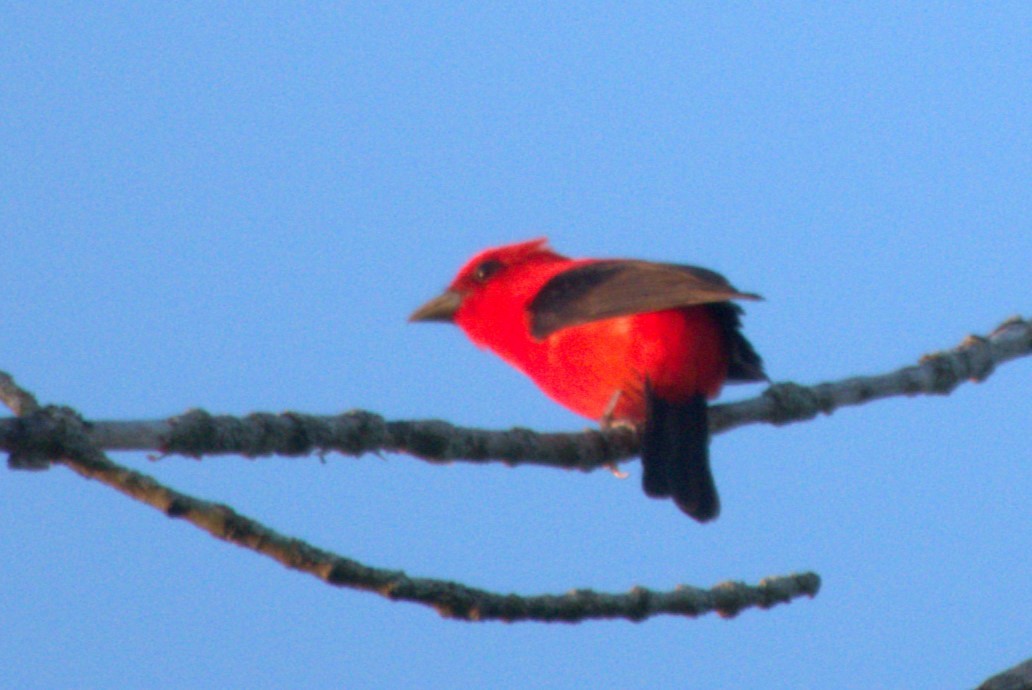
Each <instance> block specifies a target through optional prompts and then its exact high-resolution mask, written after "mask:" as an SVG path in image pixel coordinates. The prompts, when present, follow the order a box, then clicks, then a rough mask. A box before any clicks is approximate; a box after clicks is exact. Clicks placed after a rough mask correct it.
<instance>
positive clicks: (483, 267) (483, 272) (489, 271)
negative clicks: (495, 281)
mask: <svg viewBox="0 0 1032 690" xmlns="http://www.w3.org/2000/svg"><path fill="white" fill-rule="evenodd" d="M502 267H503V265H502V262H501V261H498V260H497V259H488V260H487V261H485V262H483V263H482V264H480V265H478V266H477V267H476V268H475V269H473V279H474V280H476V281H477V282H478V283H482V282H484V281H485V280H487V279H488V278H490V277H491V276H493V275H494V274H495V273H498V271H500V270H502Z"/></svg>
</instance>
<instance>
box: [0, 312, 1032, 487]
mask: <svg viewBox="0 0 1032 690" xmlns="http://www.w3.org/2000/svg"><path fill="white" fill-rule="evenodd" d="M1030 353H1032V322H1030V321H1028V320H1023V319H1020V318H1016V317H1015V318H1012V319H1010V320H1008V321H1006V322H1004V323H1003V324H1001V325H1000V326H999V327H998V328H997V329H996V330H995V331H993V332H992V333H991V334H990V335H988V336H985V337H980V336H969V337H968V338H966V339H965V340H964V341H963V342H962V343H961V344H960V345H958V346H957V347H955V348H953V349H951V350H946V351H943V352H937V353H935V354H931V355H927V356H925V357H923V358H921V360H920V362H919V363H917V364H915V365H913V366H908V367H904V368H902V369H899V370H897V371H893V372H890V373H887V374H882V375H877V376H862V377H854V378H849V379H844V380H842V381H836V382H831V383H821V384H817V385H815V386H801V385H797V384H794V383H778V384H774V385H772V386H770V388H768V389H767V390H766V391H764V393H763V394H761V395H760V396H759V397H756V398H753V399H750V400H744V401H742V402H737V403H732V404H727V405H715V406H713V407H711V408H710V427H711V429H712V431H713V433H715V434H716V433H720V432H722V431H727V430H728V429H732V428H735V427H739V426H743V425H745V424H755V423H761V422H762V423H768V424H778V425H780V424H789V423H793V422H799V421H805V420H808V419H812V418H814V417H816V416H817V415H818V414H821V413H824V414H830V413H831V412H833V411H834V410H836V409H838V408H841V407H847V406H850V405H860V404H862V403H865V402H870V401H872V400H877V399H880V398H887V397H891V396H899V395H907V396H913V395H946V394H948V393H949V392H950V391H952V390H953V389H954V388H955V387H956V386H958V385H959V384H961V383H963V382H965V381H982V380H984V379H985V378H987V377H988V376H989V375H990V374H991V373H992V372H993V370H994V369H995V368H996V367H997V366H998V365H1000V364H1003V363H1005V362H1007V361H1010V360H1013V359H1017V358H1019V357H1024V356H1027V355H1029V354H1030ZM18 425H19V422H18V421H17V420H12V419H4V420H0V449H3V450H8V451H10V450H11V448H12V442H13V440H14V439H16V438H17V433H18ZM88 428H89V435H90V438H91V439H92V440H93V441H94V443H96V444H97V446H98V447H100V448H102V449H105V450H150V451H155V452H157V453H160V454H162V455H172V454H179V455H187V456H193V457H201V456H205V455H220V454H222V455H225V454H234V455H243V456H246V457H258V456H264V455H286V456H299V455H307V454H310V453H323V454H324V453H328V452H333V451H336V452H339V453H343V454H345V455H354V456H357V455H362V454H364V453H377V452H389V453H406V454H409V455H413V456H415V457H419V458H422V459H424V460H427V461H430V462H452V461H466V462H496V461H500V462H504V463H507V464H510V465H519V464H533V465H544V466H549V467H558V468H564V469H580V470H590V469H595V468H598V467H604V466H611V465H613V464H614V463H617V462H621V461H624V460H626V459H628V458H631V457H634V456H635V455H636V454H637V451H638V440H637V437H636V435H635V433H634V431H633V430H631V429H627V428H615V429H610V430H607V431H601V430H598V431H595V430H590V431H585V432H582V433H536V432H533V431H530V430H529V429H510V430H508V431H485V430H481V429H466V428H462V427H457V426H454V425H452V424H449V423H447V422H443V421H439V420H425V421H387V420H385V419H384V418H383V417H381V416H380V415H377V414H374V413H372V412H365V411H361V410H354V411H350V412H345V413H344V414H340V415H337V416H332V417H326V416H315V415H306V414H300V413H293V412H287V413H283V414H267V413H257V414H252V415H248V416H246V417H243V418H240V417H231V416H221V415H218V416H217V415H212V414H209V413H208V412H205V411H203V410H193V411H190V412H187V413H186V414H183V415H180V416H178V417H174V418H172V419H168V420H153V421H135V422H132V421H130V422H117V421H109V422H92V423H90V424H89V425H88ZM22 466H24V467H33V468H38V467H40V466H41V465H40V463H39V462H37V463H36V464H30V463H26V464H24V465H22ZM42 466H45V463H43V464H42Z"/></svg>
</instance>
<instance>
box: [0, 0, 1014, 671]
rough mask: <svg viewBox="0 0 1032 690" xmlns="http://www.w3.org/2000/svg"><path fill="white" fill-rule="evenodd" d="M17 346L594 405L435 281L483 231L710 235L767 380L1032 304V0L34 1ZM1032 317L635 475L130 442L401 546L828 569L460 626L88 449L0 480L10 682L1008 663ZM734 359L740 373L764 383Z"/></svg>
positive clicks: (541, 575) (559, 412)
mask: <svg viewBox="0 0 1032 690" xmlns="http://www.w3.org/2000/svg"><path fill="white" fill-rule="evenodd" d="M0 25H2V26H3V27H4V34H5V40H4V41H3V42H2V43H0V150H2V151H3V155H2V156H0V189H2V190H3V193H2V194H0V228H2V230H0V233H2V242H3V251H0V271H2V274H3V275H4V277H5V281H4V289H3V290H2V291H0V313H2V314H4V324H3V328H2V329H0V353H2V361H0V369H3V370H7V371H9V372H10V373H12V374H13V375H14V376H15V377H16V378H17V380H18V381H19V382H21V383H22V384H24V385H25V386H26V387H28V388H29V389H30V390H32V391H34V392H35V393H36V394H37V395H38V396H39V397H40V398H41V399H42V400H44V401H47V402H57V403H64V404H69V405H72V406H74V407H76V408H77V409H79V410H80V411H81V412H82V413H83V414H85V415H86V416H87V417H89V418H95V419H149V418H160V417H166V416H169V415H173V414H176V413H179V412H182V411H184V410H186V409H189V408H191V407H204V408H206V409H208V410H210V411H213V412H221V413H231V414H242V413H247V412H251V411H255V410H262V411H274V412H275V411H282V410H299V411H304V412H311V413H317V414H333V413H336V412H340V411H343V410H347V409H351V408H363V409H368V410H371V411H374V412H377V413H380V414H383V415H385V416H386V417H388V418H391V419H422V418H443V419H448V420H450V421H453V422H455V423H458V424H464V425H469V426H477V427H484V428H507V427H510V426H526V427H531V428H535V429H539V430H547V431H554V430H564V431H575V430H579V429H583V428H585V427H586V426H587V425H588V422H587V421H586V420H583V419H580V418H578V417H576V416H574V415H573V414H571V413H569V412H567V411H565V410H563V409H560V408H559V407H557V406H556V405H554V404H553V403H551V402H550V401H549V400H547V399H546V398H545V397H544V396H543V395H541V394H540V393H539V392H538V391H537V390H536V389H535V388H534V387H533V385H532V384H530V383H529V382H528V381H526V380H524V379H523V378H522V377H521V376H520V375H519V374H518V373H516V372H514V371H512V370H510V369H509V368H507V367H505V366H504V365H502V364H501V363H500V362H498V361H497V360H495V359H494V358H493V357H491V356H489V355H488V354H485V353H483V352H480V351H478V350H477V349H476V348H474V347H473V346H472V345H470V344H469V343H468V342H466V341H465V339H464V338H462V336H461V334H460V333H459V332H458V331H457V330H455V329H450V328H446V327H443V326H413V325H409V324H406V323H405V317H406V316H407V315H408V313H409V312H410V311H411V310H412V309H413V308H414V307H416V306H417V305H419V304H420V303H421V302H422V301H423V300H425V299H427V298H429V297H431V296H433V295H434V294H436V293H437V291H438V290H439V289H440V288H441V287H443V286H444V285H445V284H446V283H447V282H448V281H449V280H450V278H451V276H452V275H453V273H454V272H455V270H456V269H457V268H458V267H459V266H460V265H461V264H462V263H463V262H464V261H465V260H466V259H467V258H468V257H469V256H470V255H471V254H473V253H474V252H476V251H478V250H480V249H482V248H485V247H488V246H492V245H497V244H503V243H506V242H510V241H516V240H522V239H528V238H531V237H537V236H542V235H547V236H549V237H550V238H551V240H552V243H553V245H554V246H555V247H556V248H557V249H558V250H560V251H562V252H564V253H568V254H571V255H574V256H614V257H621V256H622V257H640V258H648V259H655V260H663V261H672V262H681V263H693V264H698V265H702V266H707V267H710V268H713V269H716V270H719V271H721V272H722V273H724V274H725V275H727V276H728V277H729V278H730V279H731V280H732V281H733V282H734V283H735V284H736V285H737V286H738V287H740V288H742V289H744V290H748V291H755V292H759V293H762V294H763V295H764V296H765V297H766V301H765V302H762V303H758V304H750V305H748V313H747V315H746V318H745V330H746V333H747V335H748V336H749V338H750V339H751V340H752V342H753V343H754V344H755V346H756V347H757V349H758V350H759V351H760V352H761V353H762V355H763V356H764V358H765V360H766V363H767V369H768V371H769V373H770V374H771V376H772V377H773V378H774V379H775V380H789V381H795V382H798V383H803V384H806V383H817V382H820V381H826V380H835V379H840V378H845V377H849V376H853V375H859V374H873V373H881V372H885V371H889V370H892V369H895V368H897V367H899V366H903V365H906V364H910V363H912V362H914V361H916V359H917V358H918V357H920V356H921V355H922V354H924V353H926V352H930V351H934V350H937V349H942V348H946V347H950V346H953V345H955V344H956V343H958V342H959V341H960V340H961V339H962V338H963V337H964V336H965V335H966V334H968V333H986V332H988V331H990V330H991V329H992V328H993V327H995V326H996V325H997V324H998V323H999V322H1000V321H1002V320H1003V319H1004V318H1006V317H1008V316H1010V315H1013V314H1023V315H1025V316H1028V315H1029V313H1030V311H1032V299H1030V298H1032V291H1030V281H1029V266H1030V265H1032V222H1030V220H1029V219H1030V218H1032V193H1030V185H1029V181H1030V180H1032V154H1030V151H1032V90H1030V88H1029V85H1030V84H1032V57H1030V56H1032V29H1030V27H1032V6H1030V5H1029V4H1028V3H1023V2H1013V3H993V4H959V3H958V4H943V5H937V6H935V7H932V6H930V5H927V4H923V3H913V4H908V3H902V4H901V3H880V2H872V3H862V4H833V5H818V4H798V3H789V4H783V5H780V6H778V7H776V8H775V7H761V6H755V5H750V4H735V5H728V4H719V3H712V4H708V3H707V4H702V3H699V4H688V5H685V4H667V3H606V2H603V3H564V4H520V5H516V4H513V5H504V4H500V3H499V4H483V3H468V4H466V3H438V4H419V5H418V6H415V5H406V4H387V5H371V4H370V5H355V4H346V5H345V4H332V3H311V4H306V5H304V6H297V5H286V4H281V3H266V2H255V3H248V4H247V5H246V7H244V6H240V7H234V6H229V5H214V4H209V3H194V2H183V3H176V4H175V5H159V4H148V3H137V4H135V5H132V6H130V7H126V6H123V5H121V4H116V3H80V4H74V3H52V2H40V3H18V4H14V3H8V4H5V5H3V6H2V7H0ZM1030 385H1032V367H1030V363H1029V362H1028V361H1027V360H1022V361H1018V362H1014V363H1012V364H1009V365H1006V366H1004V367H1001V368H1000V369H999V370H998V371H997V372H996V373H995V374H994V375H993V376H992V377H991V378H990V379H989V380H988V381H987V382H985V383H983V384H980V385H965V386H962V387H961V388H960V389H958V390H957V391H956V392H955V393H954V395H952V396H950V397H947V398H917V399H893V400H889V401H883V402H879V403H875V404H871V405H868V406H864V407H860V408H850V409H848V410H842V411H839V412H837V413H836V414H834V415H833V416H831V417H828V418H822V419H818V420H815V421H813V422H810V423H807V424H800V425H795V426H791V427H786V428H780V429H776V428H773V427H767V426H763V427H760V426H752V427H747V428H744V429H740V430H737V431H735V432H733V433H731V434H728V435H724V436H720V437H718V438H717V439H715V441H714V443H713V448H712V455H713V464H714V468H715V474H716V478H717V482H718V486H719V487H720V491H721V497H722V499H723V506H724V510H723V514H722V515H721V517H720V519H719V520H718V521H716V522H715V523H713V524H711V525H706V526H700V525H698V524H696V523H694V522H692V521H691V520H689V519H687V518H685V517H684V516H683V515H682V514H680V513H679V512H678V511H677V510H676V509H675V508H674V507H673V506H672V505H671V504H670V503H669V502H660V501H651V500H648V499H646V498H645V497H644V496H643V495H642V493H641V490H640V486H639V480H640V468H639V466H638V465H637V464H636V463H632V464H629V465H627V466H626V467H627V469H628V471H629V472H630V473H631V477H630V478H629V479H627V480H625V481H620V480H618V479H616V478H614V477H613V476H611V475H610V474H609V473H606V472H595V473H591V474H580V473H564V472H560V471H557V470H548V469H540V468H522V469H515V470H514V469H507V468H505V467H501V466H492V467H473V466H469V465H464V464H455V465H451V466H445V467H437V466H430V465H427V464H424V463H421V462H419V461H416V460H413V459H410V458H406V457H400V456H390V457H385V458H377V457H372V456H370V457H365V458H362V459H360V460H354V459H350V458H342V457H339V456H331V457H329V458H328V459H327V461H326V462H325V463H320V462H319V461H318V460H317V459H314V458H307V459H283V458H270V459H262V460H258V461H246V460H243V459H240V458H233V457H229V458H218V459H208V460H205V461H203V462H195V461H193V460H186V459H182V458H168V459H165V460H162V461H160V462H151V461H149V460H148V459H147V458H146V457H145V456H144V455H141V454H121V455H116V456H115V459H116V460H117V461H120V462H124V463H126V464H129V465H131V466H133V467H136V468H138V469H143V470H144V471H146V472H149V473H152V474H153V475H154V476H156V477H157V478H158V479H159V480H161V481H163V482H166V483H168V484H170V485H171V486H173V487H175V488H178V489H180V490H183V491H186V492H189V493H193V494H195V495H198V496H200V497H202V498H206V499H210V500H217V501H221V502H226V503H229V504H231V505H233V506H234V507H236V508H237V509H238V510H240V511H241V512H243V513H245V514H248V515H250V516H252V517H255V518H257V519H259V520H262V521H263V522H265V523H266V524H268V525H270V526H271V527H273V528H274V529H277V530H279V531H281V532H284V533H287V534H291V535H294V536H298V537H300V538H303V539H306V540H309V541H311V542H313V543H315V544H316V545H319V546H321V547H324V548H327V549H331V550H334V551H337V552H339V553H341V554H344V555H347V556H350V557H353V558H356V559H359V560H362V561H364V562H366V563H369V564H370V565H375V566H380V567H386V568H399V569H404V570H406V571H407V572H409V573H410V574H412V575H418V576H427V577H440V578H454V579H457V580H461V581H463V582H466V583H468V584H471V585H473V586H477V587H483V588H487V589H493V590H497V591H502V592H508V591H513V592H521V593H528V594H536V593H556V592H563V591H566V590H568V589H572V588H576V587H591V588H595V589H599V590H604V591H617V592H619V591H625V590H627V589H629V588H630V587H632V586H634V585H643V586H647V587H652V588H656V589H668V588H671V587H673V586H675V585H676V584H678V583H686V584H691V585H696V586H710V585H712V584H715V583H717V582H720V581H723V580H727V579H736V580H746V581H756V580H758V579H759V578H762V577H764V576H767V575H776V574H785V573H789V572H792V571H798V570H815V571H816V572H818V573H820V574H821V575H822V576H823V578H824V586H823V590H822V591H821V593H820V595H819V596H818V597H817V598H816V599H815V600H813V601H809V600H802V601H798V602H796V603H793V604H791V605H789V606H784V607H779V608H777V609H774V610H771V611H766V612H760V611H748V612H745V613H744V614H742V615H741V616H740V617H738V618H737V619H734V620H730V621H726V620H721V619H719V618H717V617H715V616H711V617H707V618H704V619H700V620H694V621H693V620H682V619H676V618H661V619H656V620H651V621H648V622H645V623H641V624H631V623H627V622H603V623H597V622H595V623H586V624H581V625H574V626H564V625H542V624H518V625H503V624H485V625H472V624H463V623H456V622H449V621H445V620H442V619H440V618H439V617H437V615H436V614H434V613H433V612H431V611H428V610H425V609H423V608H421V607H417V606H413V605H408V604H396V603H391V602H388V601H385V600H382V599H380V598H377V597H374V596H371V595H368V594H363V593H358V592H353V591H347V590H344V591H341V590H337V589H334V588H332V587H329V586H327V585H325V584H323V583H321V582H319V581H317V580H315V579H313V578H310V577H307V576H303V575H300V574H298V573H295V572H291V571H288V570H286V569H284V568H282V567H281V566H279V565H277V564H275V563H273V562H271V561H269V560H267V559H264V558H261V557H259V556H257V555H255V554H252V553H250V552H246V551H243V550H241V549H238V548H236V547H233V546H229V545H226V544H223V543H219V542H216V541H215V540H213V539H211V538H210V537H208V536H206V535H203V534H201V533H199V532H198V531H196V530H195V529H193V528H192V527H190V526H188V525H185V524H180V523H179V522H175V521H170V520H168V519H167V518H165V517H164V516H162V515H161V514H158V513H156V512H155V511H153V510H150V509H149V508H146V507H144V506H142V505H139V504H136V503H134V502H132V501H130V500H128V499H126V498H124V497H122V496H121V495H118V494H115V493H114V492H112V491H110V490H108V489H105V488H104V487H101V486H99V485H97V484H95V483H91V482H86V481H83V480H82V479H80V478H78V477H77V476H75V475H73V474H72V473H71V472H69V471H68V470H66V469H64V468H56V469H54V470H53V471H50V472H44V473H31V474H30V473H7V474H6V475H5V476H4V479H3V481H0V505H2V506H3V509H2V510H0V550H2V551H3V552H4V553H5V554H7V557H6V558H5V561H4V562H5V564H4V566H3V567H2V568H0V617H2V619H3V621H4V629H5V635H4V638H5V640H4V644H3V645H2V646H0V668H4V669H5V671H4V673H5V682H10V683H11V684H12V687H14V686H17V687H21V688H55V687H76V688H101V687H114V686H122V687H147V688H163V687H177V688H179V687H219V688H231V687H241V688H245V687H246V688H253V687H261V686H269V687H273V686H278V687H349V688H351V687H361V688H395V687H420V688H454V687H500V688H517V687H527V686H528V685H532V686H535V687H548V688H574V687H585V686H609V687H621V688H633V687H698V688H725V687H745V688H753V687H754V688H798V687H836V688H871V687H906V688H925V687H927V688H939V687H946V686H948V687H965V686H974V685H977V683H979V682H980V681H981V680H983V679H984V678H985V677H987V676H988V675H990V674H992V673H995V672H997V671H1000V670H1003V669H1005V668H1007V667H1009V666H1011V665H1013V664H1015V663H1017V662H1019V661H1021V660H1023V659H1025V658H1027V657H1029V656H1030V655H1032V630H1030V628H1029V620H1030V619H1032V602H1030V600H1029V598H1028V595H1027V577H1026V575H1027V571H1028V566H1029V556H1028V554H1030V553H1032V524H1030V521H1029V516H1028V507H1027V506H1028V495H1029V491H1030V490H1032V463H1030V460H1032V456H1030V451H1029V447H1028V430H1029V428H1032V412H1030V410H1032V407H1030V406H1029V404H1028V391H1029V389H1030ZM761 390H762V388H761V387H758V386H740V387H733V388H731V389H729V390H727V391H726V392H725V396H724V398H725V399H735V398H742V397H747V396H751V395H756V394H758V393H759V392H760V391H761Z"/></svg>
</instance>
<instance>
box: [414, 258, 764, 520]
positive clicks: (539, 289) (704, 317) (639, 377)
mask: <svg viewBox="0 0 1032 690" xmlns="http://www.w3.org/2000/svg"><path fill="white" fill-rule="evenodd" d="M732 299H748V300H754V299H760V297H759V296H758V295H754V294H751V293H747V292H739V291H738V290H736V289H735V288H734V287H732V286H731V284H730V283H728V282H727V280H726V279H725V278H724V277H723V276H721V275H719V274H717V273H714V272H713V271H708V270H706V269H704V268H697V267H695V266H679V265H675V264H664V263H651V262H648V261H634V260H623V259H620V260H614V259H570V258H567V257H565V256H562V255H560V254H556V253H555V252H554V251H552V250H551V249H550V248H549V247H548V241H547V240H546V239H536V240H531V241H529V242H522V243H519V244H512V245H508V246H505V247H497V248H495V249H488V250H486V251H484V252H481V253H480V254H477V255H476V256H475V257H473V258H472V259H470V260H469V262H468V263H466V265H465V266H463V267H462V270H460V271H459V273H458V275H457V276H456V277H455V279H454V280H453V281H452V283H451V285H449V286H448V289H447V290H446V291H445V292H444V293H443V294H442V295H440V296H439V297H437V298H435V299H432V300H430V301H429V302H427V303H426V304H424V305H423V306H422V307H420V308H419V309H417V310H416V311H415V312H414V313H413V314H412V316H411V317H409V320H410V321H448V322H452V323H455V324H456V325H458V326H459V328H461V329H462V330H463V331H464V332H465V333H466V335H467V336H468V337H469V338H470V340H472V341H473V342H474V343H476V344H477V345H479V346H480V347H485V348H487V349H489V350H491V351H493V352H494V353H495V354H497V355H499V356H500V357H501V358H502V359H504V360H505V361H507V362H508V363H509V364H511V365H513V366H514V367H516V368H517V369H519V370H520V371H522V372H523V373H525V374H526V375H527V376H529V377H530V378H531V379H533V380H534V382H535V383H536V384H537V385H538V386H540V387H541V389H542V390H543V391H544V392H545V393H547V394H548V395H549V396H550V397H551V398H552V399H553V400H555V401H556V402H558V403H560V404H561V405H564V406H566V407H567V408H569V409H571V410H573V411H574V412H576V413H578V414H582V415H584V416H585V417H589V418H591V419H594V420H598V421H600V422H601V423H602V424H603V425H604V426H607V425H609V424H610V423H611V422H625V423H630V424H632V425H635V426H636V427H637V428H639V430H640V434H641V459H642V465H643V466H644V475H643V485H644V489H645V493H646V494H648V495H649V496H653V497H657V498H658V497H672V498H673V499H674V501H675V502H676V503H677V505H678V507H680V508H681V510H683V511H684V512H685V513H687V514H688V515H690V516H692V517H693V518H695V519H696V520H698V521H700V522H705V521H707V520H712V519H713V518H715V517H716V516H717V514H718V513H719V512H720V499H719V498H718V497H717V489H716V486H715V485H714V483H713V475H712V474H711V473H710V467H709V427H708V423H707V413H706V400H707V399H709V398H713V397H715V396H716V395H717V394H718V393H719V392H720V389H721V387H722V386H723V384H724V382H725V381H762V380H766V379H767V376H766V374H765V373H764V371H763V363H762V361H761V360H760V357H759V355H757V354H756V351H755V350H754V349H753V347H752V345H751V344H750V343H749V341H748V340H746V339H745V337H744V336H743V335H742V334H741V333H740V332H739V328H740V326H741V323H740V321H739V315H740V314H741V313H742V309H741V308H740V307H738V306H737V305H735V304H732V303H731V302H730V301H729V300H732Z"/></svg>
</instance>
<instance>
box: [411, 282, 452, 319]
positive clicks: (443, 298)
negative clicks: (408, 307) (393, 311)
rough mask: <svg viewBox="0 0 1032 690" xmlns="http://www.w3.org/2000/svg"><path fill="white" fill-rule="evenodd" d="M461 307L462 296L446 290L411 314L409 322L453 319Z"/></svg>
mask: <svg viewBox="0 0 1032 690" xmlns="http://www.w3.org/2000/svg"><path fill="white" fill-rule="evenodd" d="M460 306H462V295H461V294H460V293H458V292H456V291H455V290H446V291H445V292H443V293H442V294H441V295H439V296H437V297H434V298H433V299H432V300H430V301H429V302H427V303H426V304H424V305H423V306H421V307H420V308H419V309H416V310H415V311H414V312H412V315H411V316H409V317H408V320H409V321H446V322H448V323H451V322H452V321H453V320H454V319H455V312H457V311H458V310H459V307H460Z"/></svg>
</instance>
